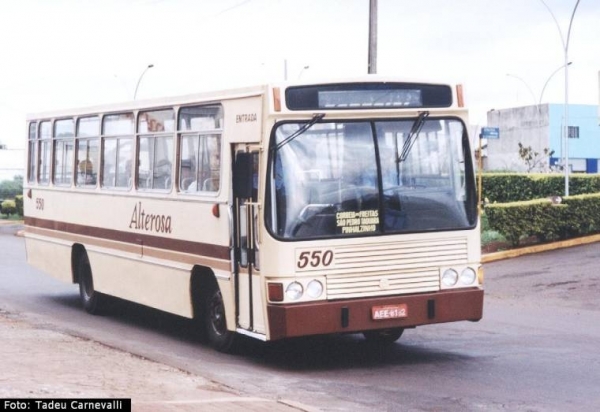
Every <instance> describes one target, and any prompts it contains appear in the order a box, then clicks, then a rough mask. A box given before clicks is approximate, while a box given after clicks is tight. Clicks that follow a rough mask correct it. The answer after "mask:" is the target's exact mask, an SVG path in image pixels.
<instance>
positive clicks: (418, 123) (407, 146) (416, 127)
mask: <svg viewBox="0 0 600 412" xmlns="http://www.w3.org/2000/svg"><path fill="white" fill-rule="evenodd" d="M427 116H429V112H427V111H425V112H421V113H419V116H418V117H417V118H416V119H415V121H414V123H413V124H412V127H411V128H410V132H409V133H408V136H407V137H406V140H405V141H404V144H403V145H402V153H400V156H398V153H397V152H396V163H397V164H398V163H402V162H403V161H405V160H406V158H407V157H408V154H409V153H410V150H411V149H412V147H413V145H414V144H415V142H416V141H417V137H418V136H419V132H420V131H421V128H422V127H423V125H424V124H425V119H426V118H427ZM396 150H397V149H396Z"/></svg>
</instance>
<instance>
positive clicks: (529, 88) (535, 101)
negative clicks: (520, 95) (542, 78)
mask: <svg viewBox="0 0 600 412" xmlns="http://www.w3.org/2000/svg"><path fill="white" fill-rule="evenodd" d="M506 75H507V76H508V77H514V78H515V79H517V80H520V81H521V83H523V84H524V85H525V87H527V90H529V94H531V97H533V104H536V103H537V99H536V98H535V94H534V93H533V90H531V87H529V84H528V83H527V82H526V81H525V80H523V79H522V78H520V77H519V76H517V75H515V74H510V73H506Z"/></svg>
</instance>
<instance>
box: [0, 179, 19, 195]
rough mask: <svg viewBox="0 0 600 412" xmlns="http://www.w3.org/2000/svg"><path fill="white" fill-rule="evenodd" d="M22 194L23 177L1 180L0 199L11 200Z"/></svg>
mask: <svg viewBox="0 0 600 412" xmlns="http://www.w3.org/2000/svg"><path fill="white" fill-rule="evenodd" d="M21 194H23V177H22V176H15V177H14V178H13V180H3V181H1V182H0V199H13V198H14V197H15V196H17V195H21Z"/></svg>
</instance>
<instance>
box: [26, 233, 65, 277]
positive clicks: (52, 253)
mask: <svg viewBox="0 0 600 412" xmlns="http://www.w3.org/2000/svg"><path fill="white" fill-rule="evenodd" d="M25 249H26V251H27V263H29V264H30V265H32V266H33V267H35V268H36V269H39V270H41V271H44V272H45V273H48V274H49V275H51V276H52V277H55V278H56V279H59V280H62V281H64V282H69V283H73V276H72V273H71V244H70V243H67V242H61V241H60V240H58V239H47V238H43V237H37V236H32V235H31V234H26V235H25Z"/></svg>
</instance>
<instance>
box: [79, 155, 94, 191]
mask: <svg viewBox="0 0 600 412" xmlns="http://www.w3.org/2000/svg"><path fill="white" fill-rule="evenodd" d="M77 182H78V183H79V184H80V185H95V184H96V173H95V171H94V164H93V163H92V161H91V160H89V159H85V160H82V161H81V162H79V175H78V177H77Z"/></svg>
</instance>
